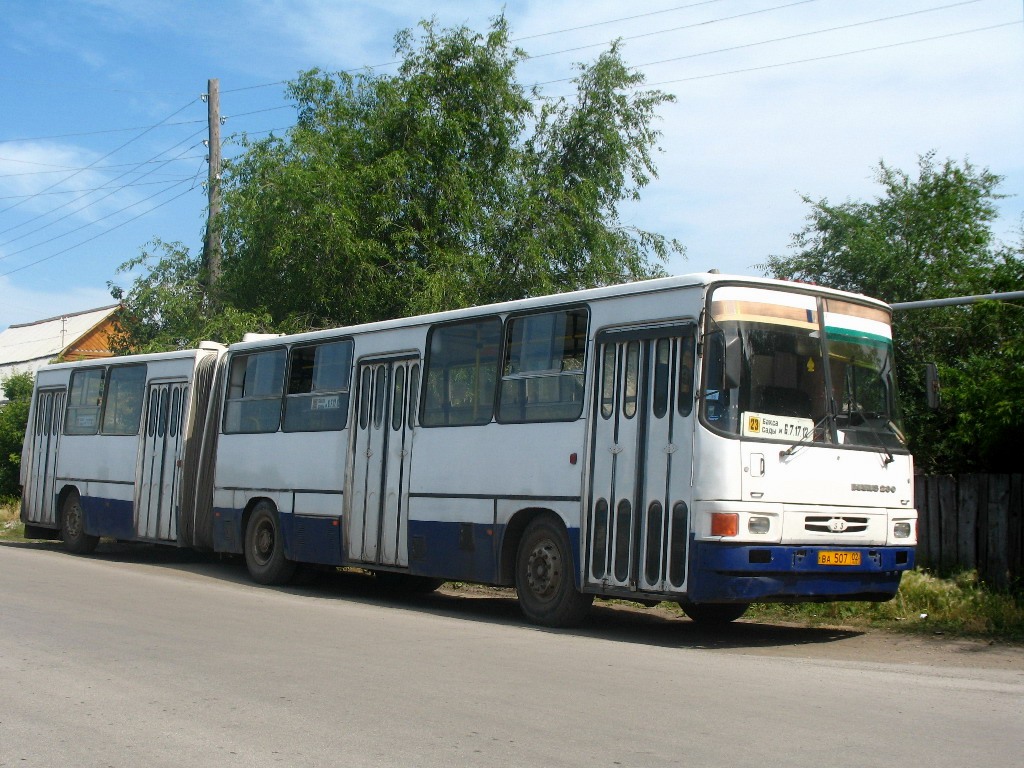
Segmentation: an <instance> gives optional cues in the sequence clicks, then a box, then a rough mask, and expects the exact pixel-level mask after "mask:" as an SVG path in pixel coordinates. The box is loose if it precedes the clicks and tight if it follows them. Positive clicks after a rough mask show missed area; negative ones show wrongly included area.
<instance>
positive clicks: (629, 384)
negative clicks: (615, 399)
mask: <svg viewBox="0 0 1024 768" xmlns="http://www.w3.org/2000/svg"><path fill="white" fill-rule="evenodd" d="M639 389H640V342H638V341H631V342H629V344H627V345H626V387H625V396H624V397H623V399H622V413H623V415H624V416H625V417H626V418H627V419H632V418H633V417H634V416H636V402H637V392H639Z"/></svg>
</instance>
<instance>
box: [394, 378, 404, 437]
mask: <svg viewBox="0 0 1024 768" xmlns="http://www.w3.org/2000/svg"><path fill="white" fill-rule="evenodd" d="M404 413H405V368H397V369H396V370H395V391H394V392H393V393H392V396H391V428H392V429H393V430H395V431H396V432H397V431H398V430H400V429H401V428H402V416H403V414H404Z"/></svg>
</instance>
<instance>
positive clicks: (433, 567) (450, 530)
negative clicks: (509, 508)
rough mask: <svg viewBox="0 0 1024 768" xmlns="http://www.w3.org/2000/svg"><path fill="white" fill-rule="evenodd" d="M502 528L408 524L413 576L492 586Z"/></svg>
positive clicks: (449, 524)
mask: <svg viewBox="0 0 1024 768" xmlns="http://www.w3.org/2000/svg"><path fill="white" fill-rule="evenodd" d="M503 532H504V531H503V526H495V525H492V524H483V523H440V522H434V521H428V520H410V521H409V571H410V573H413V574H416V575H421V576H431V577H435V578H442V579H451V580H455V581H475V582H481V583H485V584H493V583H496V582H497V578H498V553H497V547H498V544H497V542H500V541H501V536H502V533H503Z"/></svg>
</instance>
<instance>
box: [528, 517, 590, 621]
mask: <svg viewBox="0 0 1024 768" xmlns="http://www.w3.org/2000/svg"><path fill="white" fill-rule="evenodd" d="M572 562H573V561H572V552H571V551H570V548H569V536H568V534H567V533H566V531H565V527H564V526H563V525H562V524H561V521H559V520H556V519H555V518H554V517H552V516H551V515H542V516H540V517H537V518H534V519H533V520H532V521H531V522H530V524H529V525H528V526H527V527H526V531H525V533H524V534H523V539H522V541H520V542H519V551H518V553H517V555H516V592H517V593H518V594H519V607H520V608H521V609H522V611H523V614H524V615H525V616H526V618H527V619H529V620H530V621H532V622H533V623H534V624H540V625H542V626H545V627H572V626H575V625H576V624H579V623H580V622H581V621H583V618H584V617H585V616H586V615H587V611H589V610H590V604H591V603H593V602H594V596H593V595H585V594H583V593H582V592H577V591H576V584H575V580H574V578H573V571H572Z"/></svg>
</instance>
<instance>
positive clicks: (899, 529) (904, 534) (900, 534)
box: [892, 523, 910, 539]
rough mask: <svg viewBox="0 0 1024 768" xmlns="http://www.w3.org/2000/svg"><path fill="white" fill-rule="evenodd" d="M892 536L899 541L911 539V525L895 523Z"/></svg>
mask: <svg viewBox="0 0 1024 768" xmlns="http://www.w3.org/2000/svg"><path fill="white" fill-rule="evenodd" d="M892 535H893V537H895V538H897V539H909V538H910V523H894V524H893V526H892Z"/></svg>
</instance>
